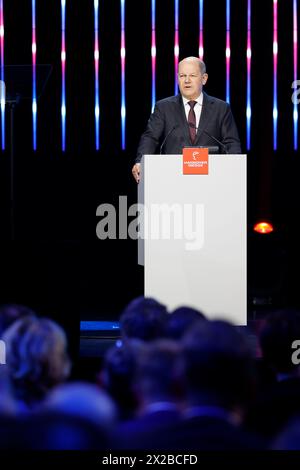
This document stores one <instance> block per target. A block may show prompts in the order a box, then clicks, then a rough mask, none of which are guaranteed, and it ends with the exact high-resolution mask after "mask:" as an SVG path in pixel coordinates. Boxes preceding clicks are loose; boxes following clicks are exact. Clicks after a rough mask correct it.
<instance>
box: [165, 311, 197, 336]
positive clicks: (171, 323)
mask: <svg viewBox="0 0 300 470" xmlns="http://www.w3.org/2000/svg"><path fill="white" fill-rule="evenodd" d="M203 320H205V315H204V314H203V313H202V312H200V311H199V310H196V309H194V308H191V307H179V308H176V310H173V312H172V313H171V314H170V315H169V316H168V323H167V336H168V337H169V338H172V339H175V340H179V339H181V338H182V337H183V335H184V334H185V333H186V331H187V330H188V329H189V328H190V327H191V326H193V325H194V324H196V323H197V322H199V321H203Z"/></svg>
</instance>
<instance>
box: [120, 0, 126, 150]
mask: <svg viewBox="0 0 300 470" xmlns="http://www.w3.org/2000/svg"><path fill="white" fill-rule="evenodd" d="M125 57H126V43H125V0H121V146H122V150H125V148H126V135H125V132H126V95H125Z"/></svg>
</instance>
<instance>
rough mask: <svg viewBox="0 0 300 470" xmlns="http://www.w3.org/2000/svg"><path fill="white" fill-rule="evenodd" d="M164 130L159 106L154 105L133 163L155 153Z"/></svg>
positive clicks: (163, 120)
mask: <svg viewBox="0 0 300 470" xmlns="http://www.w3.org/2000/svg"><path fill="white" fill-rule="evenodd" d="M164 129H165V119H164V116H163V114H162V112H161V110H160V108H159V106H158V105H157V104H156V105H155V108H154V111H153V113H152V114H151V116H150V118H149V121H148V124H147V128H146V130H145V132H144V133H143V135H142V137H141V139H140V142H139V145H138V149H137V156H136V159H135V163H139V162H140V161H141V159H142V156H143V155H146V154H148V155H151V154H155V153H156V151H157V149H158V146H159V143H160V140H161V137H162V135H163V133H164Z"/></svg>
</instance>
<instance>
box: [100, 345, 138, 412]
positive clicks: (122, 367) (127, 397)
mask: <svg viewBox="0 0 300 470" xmlns="http://www.w3.org/2000/svg"><path fill="white" fill-rule="evenodd" d="M141 348H142V342H141V341H138V340H127V341H121V340H119V341H118V342H117V344H116V345H114V346H112V347H111V348H109V349H108V351H107V352H106V354H105V357H104V361H103V366H102V371H101V375H100V382H101V385H102V386H103V387H104V388H105V390H106V391H107V392H108V393H109V395H110V396H111V397H112V398H113V399H114V400H115V402H116V404H117V406H118V409H119V417H120V419H127V418H130V417H132V416H133V414H134V412H135V409H136V406H137V402H136V397H135V394H134V388H133V385H134V378H135V373H136V367H137V357H138V355H139V351H140V350H141Z"/></svg>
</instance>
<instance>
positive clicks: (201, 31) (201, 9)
mask: <svg viewBox="0 0 300 470" xmlns="http://www.w3.org/2000/svg"><path fill="white" fill-rule="evenodd" d="M203 56H204V45H203V0H199V58H200V59H201V60H203Z"/></svg>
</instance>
